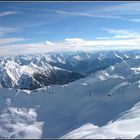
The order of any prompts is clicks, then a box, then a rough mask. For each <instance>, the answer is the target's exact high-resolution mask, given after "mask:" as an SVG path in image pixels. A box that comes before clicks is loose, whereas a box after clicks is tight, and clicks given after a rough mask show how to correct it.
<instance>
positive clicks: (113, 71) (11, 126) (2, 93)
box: [0, 52, 140, 138]
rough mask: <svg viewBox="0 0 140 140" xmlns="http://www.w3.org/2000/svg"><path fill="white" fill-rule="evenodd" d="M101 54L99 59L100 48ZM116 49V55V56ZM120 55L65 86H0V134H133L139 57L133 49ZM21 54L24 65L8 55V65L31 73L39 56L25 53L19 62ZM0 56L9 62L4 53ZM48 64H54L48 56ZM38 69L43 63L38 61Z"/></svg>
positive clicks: (138, 130)
mask: <svg viewBox="0 0 140 140" xmlns="http://www.w3.org/2000/svg"><path fill="white" fill-rule="evenodd" d="M100 54H102V55H101V56H102V59H103V53H100ZM104 54H108V58H109V56H110V57H111V58H112V56H111V54H113V56H114V54H116V52H110V53H109V52H104ZM120 54H122V53H120ZM120 54H119V53H117V54H116V56H117V58H118V57H121V56H120ZM95 55H97V53H96V54H94V56H95ZM118 55H119V56H118ZM92 56H93V54H92ZM97 56H98V55H97ZM116 56H114V57H116ZM123 56H125V59H124V58H122V57H121V58H120V61H119V62H116V63H114V64H112V65H110V66H108V67H106V68H103V69H102V70H98V71H96V72H93V73H91V74H89V75H88V76H86V77H84V78H79V79H78V80H75V81H73V82H70V83H67V84H64V85H49V86H45V87H42V88H38V89H34V90H25V89H24V90H22V89H18V90H17V89H14V88H1V89H0V137H1V138H138V137H139V134H140V126H139V123H140V115H139V112H140V57H139V54H135V55H134V53H133V52H125V53H124V52H123ZM45 57H46V55H45ZM75 57H76V58H78V61H79V59H81V57H80V58H79V56H77V54H76V55H75ZM20 58H21V56H20ZM25 58H27V56H26V57H25V56H23V57H22V62H24V64H23V63H22V64H20V61H19V60H20V59H19V60H18V59H17V58H16V59H15V57H14V58H12V59H11V60H10V61H12V62H13V64H12V63H10V64H12V65H11V67H12V66H14V67H15V68H16V67H18V66H19V67H22V70H25V71H29V73H30V74H31V75H32V70H36V69H33V68H34V67H35V68H36V66H37V65H36V64H37V62H38V61H34V62H33V61H32V60H30V59H29V58H28V59H27V60H28V62H27V61H23V59H24V60H25ZM33 58H34V57H33ZM41 58H42V57H41ZM84 58H85V57H84ZM98 58H99V57H98ZM100 58H101V57H100ZM128 58H129V59H128ZM3 59H5V61H8V59H9V58H3ZM51 60H52V59H51ZM54 60H55V59H54ZM69 60H70V59H69ZM67 61H68V60H67ZM2 62H3V63H4V64H6V63H5V62H4V61H1V66H3V64H2ZM25 62H26V65H25ZM35 62H36V64H35ZM39 62H40V61H39ZM10 64H8V66H10ZM47 64H48V66H50V67H54V68H56V66H54V65H52V64H50V63H48V61H47ZM26 66H27V67H28V69H27V67H26ZM29 66H30V67H31V69H29ZM45 66H46V64H45ZM37 68H40V69H41V68H43V67H42V65H41V64H40V67H37ZM47 68H48V67H47ZM47 68H46V69H47ZM56 69H58V67H57V68H56ZM61 70H62V68H61ZM65 70H66V69H65ZM65 70H64V71H65ZM25 71H24V72H25ZM20 72H21V73H22V71H20ZM20 72H19V73H20Z"/></svg>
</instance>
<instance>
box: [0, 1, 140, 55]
mask: <svg viewBox="0 0 140 140" xmlns="http://www.w3.org/2000/svg"><path fill="white" fill-rule="evenodd" d="M139 7H140V2H138V1H137V2H128V1H126V2H125V1H124V2H121V1H119V2H115V1H114V2H111V1H110V2H103V1H102V2H101V1H98V2H95V1H92V2H86V1H85V2H45V1H44V2H39V1H38V2H0V56H3V55H18V54H25V53H45V52H62V51H94V50H106V49H107V50H110V49H140V8H139Z"/></svg>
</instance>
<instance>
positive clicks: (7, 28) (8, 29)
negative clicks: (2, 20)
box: [0, 26, 18, 36]
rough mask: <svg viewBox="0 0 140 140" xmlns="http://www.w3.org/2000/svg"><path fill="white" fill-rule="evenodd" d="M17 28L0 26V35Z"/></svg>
mask: <svg viewBox="0 0 140 140" xmlns="http://www.w3.org/2000/svg"><path fill="white" fill-rule="evenodd" d="M17 30H18V28H14V27H2V26H0V36H3V35H6V34H9V33H13V32H16V31H17Z"/></svg>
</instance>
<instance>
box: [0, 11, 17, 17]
mask: <svg viewBox="0 0 140 140" xmlns="http://www.w3.org/2000/svg"><path fill="white" fill-rule="evenodd" d="M17 13H18V12H16V11H5V12H0V17H3V16H8V15H14V14H17Z"/></svg>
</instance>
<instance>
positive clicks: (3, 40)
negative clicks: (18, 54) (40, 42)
mask: <svg viewBox="0 0 140 140" xmlns="http://www.w3.org/2000/svg"><path fill="white" fill-rule="evenodd" d="M25 40H27V39H25V38H0V45H5V44H9V43H14V42H19V41H25Z"/></svg>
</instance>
